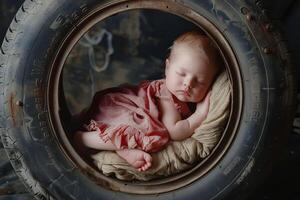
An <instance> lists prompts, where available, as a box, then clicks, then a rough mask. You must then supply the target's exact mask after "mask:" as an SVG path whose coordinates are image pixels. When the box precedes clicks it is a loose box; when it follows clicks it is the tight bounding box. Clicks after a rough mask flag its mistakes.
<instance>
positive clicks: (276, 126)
mask: <svg viewBox="0 0 300 200" xmlns="http://www.w3.org/2000/svg"><path fill="white" fill-rule="evenodd" d="M117 2H118V1H101V2H99V1H94V0H87V1H83V0H79V1H76V2H74V1H71V0H64V1H56V0H49V1H47V2H43V3H42V4H36V6H37V7H38V8H36V9H34V11H35V12H36V13H35V15H28V17H27V18H24V19H23V22H24V23H23V24H20V29H22V30H23V31H22V37H21V36H19V37H17V39H16V42H15V47H14V48H13V49H12V50H11V51H12V52H13V53H11V55H10V57H9V58H8V59H7V60H8V61H7V62H8V65H9V67H7V69H6V72H5V73H6V77H12V78H6V79H5V80H6V81H5V85H4V98H5V99H6V102H7V103H6V105H7V106H5V109H4V113H5V116H7V121H6V123H5V124H6V127H7V128H6V130H7V131H8V133H9V135H11V137H12V138H13V139H14V140H15V141H16V142H15V143H14V144H13V145H14V148H15V149H17V150H18V152H20V153H21V154H22V156H23V158H22V159H23V161H24V163H23V165H24V167H25V168H27V169H29V170H30V172H31V174H32V177H33V178H34V179H36V180H37V181H38V182H39V183H40V184H41V185H42V188H45V190H46V191H47V192H48V193H49V194H50V195H51V196H53V197H55V198H57V199H88V198H90V199H109V198H112V197H114V198H116V199H140V197H141V196H139V195H133V194H125V193H121V192H116V191H112V190H109V189H106V188H104V187H101V186H97V185H96V184H95V182H93V181H92V180H90V179H89V178H88V177H87V176H85V175H84V173H83V171H82V170H81V169H78V168H77V167H76V165H74V163H73V162H72V161H71V160H70V159H69V157H68V156H67V155H66V154H65V152H64V150H63V149H62V148H61V145H59V142H60V141H59V139H58V138H57V137H56V135H55V133H54V130H53V129H52V126H51V117H50V115H49V112H50V111H49V106H48V105H47V103H48V95H51V94H48V93H47V91H48V88H47V87H48V85H49V83H48V81H49V75H50V74H51V72H52V67H53V60H54V59H55V56H56V54H57V49H59V47H60V45H61V44H62V42H63V41H64V40H65V38H66V37H67V36H68V33H69V32H70V31H71V30H72V29H73V28H74V26H76V25H77V24H79V23H80V21H81V20H82V19H84V18H85V16H88V15H89V14H91V13H92V12H94V10H95V9H98V8H99V7H105V6H107V5H112V4H114V3H117ZM184 6H186V7H188V8H190V9H192V10H194V11H196V12H197V13H201V15H204V16H205V17H206V18H207V19H208V20H209V21H211V22H212V23H213V24H214V25H215V26H216V27H218V29H219V30H220V32H222V33H223V34H224V37H225V38H226V40H227V41H228V43H229V44H230V45H231V48H232V49H233V52H234V54H235V56H236V59H237V61H238V63H239V66H240V68H239V73H240V77H241V81H242V83H241V85H242V87H243V91H242V99H243V102H242V103H243V105H242V115H241V118H240V121H239V125H238V129H237V134H236V137H235V138H234V140H233V142H232V143H231V145H230V148H229V149H228V151H227V152H226V154H225V155H224V156H223V157H222V159H221V160H220V161H219V162H218V163H217V165H216V166H215V167H214V168H213V169H212V170H211V171H209V172H208V173H207V174H206V175H205V176H204V177H202V178H201V179H200V180H197V181H195V182H193V183H192V184H190V185H188V186H186V187H183V188H180V189H178V190H175V191H172V192H167V193H163V194H159V195H146V198H147V199H188V198H193V199H194V198H197V199H199V198H200V196H201V199H223V198H224V197H225V196H227V195H228V194H229V193H230V192H232V191H233V190H237V191H241V190H243V189H244V188H247V187H248V186H247V185H251V184H250V183H252V181H255V180H257V176H260V175H262V174H263V173H264V172H265V171H266V166H267V165H268V163H270V162H273V158H271V157H270V155H271V153H272V152H273V153H274V152H277V151H278V150H279V149H280V148H279V147H280V145H279V144H278V145H275V143H276V142H277V143H278V141H280V140H281V139H284V138H285V136H284V135H282V134H281V132H282V131H284V130H285V129H286V128H287V127H288V122H286V123H282V119H284V118H289V117H287V116H289V115H290V114H289V113H288V112H286V110H287V108H289V107H290V103H289V101H285V100H286V98H287V97H286V96H287V95H288V93H285V92H284V90H283V86H282V85H286V84H285V82H287V80H286V73H288V70H289V69H287V68H283V67H282V59H283V58H282V57H281V56H278V53H277V54H275V53H274V54H265V53H264V52H263V49H264V48H265V47H268V46H272V45H273V44H272V43H273V42H274V40H273V39H272V37H271V36H269V35H268V34H266V33H265V32H264V31H263V30H262V28H261V24H262V23H263V20H262V19H260V18H259V16H261V14H260V13H259V12H258V11H257V8H255V7H253V5H249V4H246V3H242V2H239V3H237V2H233V1H229V2H226V1H217V2H214V4H213V3H212V2H210V1H203V2H199V1H192V0H188V1H184ZM242 7H246V8H247V9H248V10H249V12H250V13H251V14H252V15H253V16H256V19H255V20H256V21H255V20H254V21H249V20H248V19H247V16H246V15H245V14H243V13H242V12H241V8H242ZM33 16H38V17H33ZM24 38H26V39H24ZM16 55H17V56H16ZM18 100H22V101H23V102H24V105H23V107H18V106H16V105H15V102H16V101H18ZM24 178H25V177H24ZM107 188H109V186H107Z"/></svg>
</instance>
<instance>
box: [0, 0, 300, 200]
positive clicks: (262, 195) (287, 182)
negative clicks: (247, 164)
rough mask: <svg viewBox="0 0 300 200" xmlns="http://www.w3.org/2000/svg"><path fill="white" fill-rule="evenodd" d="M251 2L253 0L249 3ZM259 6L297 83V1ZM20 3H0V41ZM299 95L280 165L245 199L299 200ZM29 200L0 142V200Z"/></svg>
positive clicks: (299, 62)
mask: <svg viewBox="0 0 300 200" xmlns="http://www.w3.org/2000/svg"><path fill="white" fill-rule="evenodd" d="M253 1H254V0H253ZM262 2H263V3H262V4H261V6H262V8H263V10H264V12H266V13H267V14H268V15H269V17H270V18H271V19H272V20H273V21H274V23H275V24H276V25H277V26H278V27H279V28H280V29H281V31H282V33H283V35H284V38H285V39H286V43H287V45H288V48H289V50H290V52H291V55H292V59H293V62H294V63H295V74H296V76H297V78H298V79H297V82H298V85H299V82H300V67H299V65H300V57H299V56H298V55H300V37H299V36H300V27H299V21H300V1H298V0H285V1H282V0H273V1H272V0H265V1H262ZM22 3H23V0H1V1H0V42H1V43H2V41H3V39H4V36H5V32H6V30H7V28H8V26H9V24H10V21H11V20H12V18H13V16H14V14H15V13H16V11H17V9H18V8H19V6H20V5H21V4H22ZM299 102H300V93H299V90H298V107H297V110H296V115H295V120H294V126H293V130H292V132H291V134H290V137H289V144H288V148H287V151H286V152H284V155H285V156H284V158H283V159H282V160H281V163H280V166H279V167H278V168H276V169H274V170H273V171H272V173H271V176H270V178H269V179H267V180H266V181H265V183H264V184H263V185H262V186H261V187H260V189H259V190H258V191H257V192H256V193H255V194H251V195H252V196H251V197H250V198H249V199H256V200H277V199H278V200H279V199H284V200H298V199H300V189H299V184H297V183H298V181H299V180H300V103H299ZM0 106H1V105H0ZM9 199H13V200H17V199H20V200H25V199H33V197H32V196H31V194H29V193H28V192H27V191H26V189H25V186H24V185H23V184H22V182H21V181H20V180H19V179H18V177H17V176H16V174H15V173H14V170H13V168H12V166H11V165H10V162H9V160H8V158H7V156H6V153H5V151H4V149H3V146H2V144H1V143H0V200H9Z"/></svg>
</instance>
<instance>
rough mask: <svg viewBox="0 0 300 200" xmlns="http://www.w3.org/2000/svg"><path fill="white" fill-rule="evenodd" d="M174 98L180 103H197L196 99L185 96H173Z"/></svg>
mask: <svg viewBox="0 0 300 200" xmlns="http://www.w3.org/2000/svg"><path fill="white" fill-rule="evenodd" d="M175 96H176V98H177V99H178V100H179V101H181V102H186V103H197V102H199V101H197V99H194V98H193V97H188V96H185V95H175Z"/></svg>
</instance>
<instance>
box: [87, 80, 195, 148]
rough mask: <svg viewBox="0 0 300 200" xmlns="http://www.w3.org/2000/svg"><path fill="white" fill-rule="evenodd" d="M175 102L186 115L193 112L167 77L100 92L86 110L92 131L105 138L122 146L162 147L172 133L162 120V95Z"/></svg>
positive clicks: (89, 128)
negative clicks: (172, 90)
mask: <svg viewBox="0 0 300 200" xmlns="http://www.w3.org/2000/svg"><path fill="white" fill-rule="evenodd" d="M159 98H165V99H168V100H170V101H169V102H170V103H173V104H174V105H175V106H176V108H177V109H178V111H179V112H180V113H181V115H182V117H183V118H186V117H187V116H189V115H190V114H191V113H190V110H189V108H188V106H187V104H186V103H183V102H180V101H178V100H176V98H175V97H174V96H173V95H172V94H171V93H170V92H169V91H168V90H167V88H166V85H165V80H164V79H160V80H155V81H151V82H150V81H144V82H142V83H141V84H139V85H138V86H130V85H121V86H120V87H117V88H109V89H106V90H103V91H100V92H97V93H96V94H95V96H94V98H93V102H92V104H91V106H90V108H89V109H88V111H87V112H86V113H85V115H86V116H85V118H86V117H87V118H86V119H87V120H86V122H87V124H86V125H84V128H85V129H86V130H88V131H95V130H96V131H98V132H99V136H100V137H101V138H102V140H103V141H105V142H106V141H108V140H110V141H111V142H112V143H113V144H114V145H115V146H116V147H117V148H118V149H134V148H137V149H141V150H144V151H146V152H156V151H159V150H161V149H162V148H163V147H164V146H165V145H166V144H167V143H168V141H169V134H168V131H167V129H166V127H165V126H164V124H163V123H162V122H161V114H162V113H161V111H160V108H159V103H158V99H159Z"/></svg>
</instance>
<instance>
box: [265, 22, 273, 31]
mask: <svg viewBox="0 0 300 200" xmlns="http://www.w3.org/2000/svg"><path fill="white" fill-rule="evenodd" d="M265 28H266V30H267V31H269V32H271V31H273V29H274V27H273V25H272V24H266V25H265Z"/></svg>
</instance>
